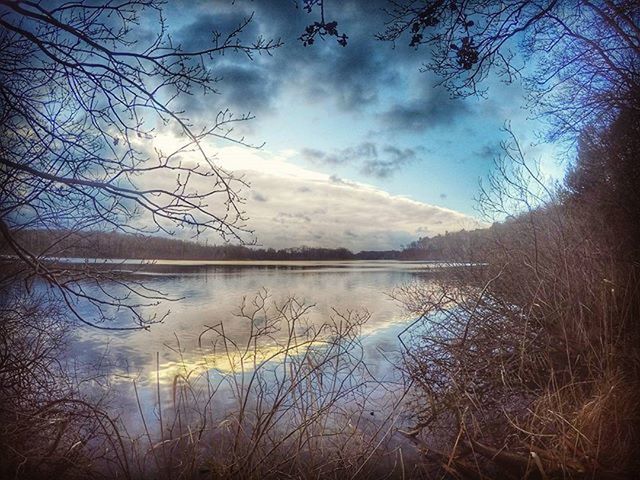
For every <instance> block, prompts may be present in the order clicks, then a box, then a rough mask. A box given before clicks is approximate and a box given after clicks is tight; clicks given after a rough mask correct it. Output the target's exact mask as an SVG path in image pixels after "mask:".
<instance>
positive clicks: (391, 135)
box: [141, 0, 563, 251]
mask: <svg viewBox="0 0 640 480" xmlns="http://www.w3.org/2000/svg"><path fill="white" fill-rule="evenodd" d="M385 5H386V2H385V1H353V0H352V1H337V0H333V1H332V0H326V2H325V14H326V17H327V19H328V20H329V19H335V20H337V21H338V29H339V31H340V32H345V33H346V34H347V35H348V37H349V38H348V44H347V46H346V47H343V46H341V45H339V44H338V43H337V42H336V40H335V38H326V39H325V40H318V41H317V42H316V43H315V44H314V45H312V46H308V47H305V46H303V45H302V42H301V41H300V40H299V39H298V37H300V35H301V34H302V32H303V31H304V28H305V26H306V25H308V24H310V23H312V22H313V21H315V20H318V18H319V11H317V10H315V11H313V12H311V13H307V12H306V11H305V10H304V9H302V8H300V7H301V6H300V5H298V6H296V3H295V2H293V1H289V0H268V1H264V0H261V1H249V0H236V1H235V2H231V1H214V0H209V1H190V2H169V4H168V5H167V7H166V8H165V12H164V14H165V17H166V19H167V22H168V24H169V26H170V30H169V32H170V34H171V37H172V40H173V41H174V42H175V43H177V44H180V45H181V47H182V48H183V49H185V50H196V49H201V48H204V47H206V46H207V45H210V44H211V40H212V32H213V31H220V32H226V31H230V30H231V29H233V28H235V27H236V26H237V25H238V24H240V23H241V22H242V20H243V19H244V18H246V17H247V16H249V15H251V14H253V19H252V22H251V23H250V24H249V26H248V27H247V28H246V29H245V31H243V32H242V34H241V35H240V39H241V40H243V41H245V42H251V41H252V40H253V39H255V38H256V37H257V36H263V37H265V38H274V39H280V40H281V41H282V42H283V45H282V46H281V47H280V48H278V49H276V50H274V51H273V52H272V55H265V54H263V55H257V56H255V57H254V58H253V59H249V58H247V56H246V55H244V54H242V53H229V52H228V53H227V54H225V55H224V56H216V57H214V58H213V60H212V61H211V69H212V71H213V72H214V73H215V75H216V76H217V77H219V79H220V81H219V82H218V83H217V84H216V89H217V93H216V94H208V95H201V94H199V93H197V92H196V93H194V95H192V96H188V97H183V98H181V99H180V100H179V102H181V103H180V107H181V108H184V110H185V112H187V114H188V116H189V117H190V118H191V119H192V120H193V121H194V123H196V124H199V123H207V122H210V121H211V120H212V119H213V118H214V117H215V115H216V114H217V113H218V112H219V111H220V110H223V109H226V108H229V109H230V110H231V111H232V112H234V113H236V114H243V113H251V115H253V116H255V118H254V119H252V120H250V121H249V122H245V123H243V124H240V125H239V126H238V127H237V128H236V130H237V131H236V133H237V134H239V135H244V136H245V137H246V139H247V141H249V142H250V143H252V144H254V145H262V144H264V145H263V146H262V147H261V148H260V149H251V148H247V147H241V146H237V145H234V144H231V143H224V142H223V143H215V144H214V143H212V144H211V145H209V147H210V148H211V149H212V150H215V154H216V159H217V160H216V161H217V163H218V164H219V165H220V166H223V167H224V168H225V169H228V170H230V171H232V172H234V173H237V174H238V175H244V178H246V180H247V181H248V182H249V183H250V184H251V189H250V190H247V191H246V192H245V196H246V199H247V204H246V211H247V215H248V217H249V222H248V226H249V228H251V229H253V230H254V231H255V235H256V237H257V240H258V243H259V244H260V245H263V246H265V247H274V248H285V247H295V246H301V245H307V246H322V247H338V246H344V247H347V248H350V249H352V250H354V251H358V250H383V249H391V248H401V247H402V246H403V245H406V244H408V243H409V242H411V241H413V240H416V239H417V238H419V237H422V236H425V235H427V236H433V235H436V234H442V233H444V232H446V231H450V232H451V231H456V230H460V229H463V228H465V229H471V228H477V227H481V226H486V225H487V223H486V222H487V221H488V219H485V218H481V217H480V216H479V214H478V212H477V210H476V201H475V198H476V196H477V194H478V190H479V180H480V179H481V178H483V177H486V176H487V175H488V174H489V172H490V171H491V168H492V165H493V161H494V159H495V157H496V156H497V155H499V154H500V149H499V144H500V141H501V140H502V139H504V138H505V134H504V132H502V131H501V128H502V127H503V126H504V124H505V122H506V121H509V122H510V123H511V126H512V128H513V130H514V132H515V133H516V135H517V136H518V138H519V140H520V142H521V145H523V146H524V147H525V153H526V154H527V155H528V156H529V157H531V158H532V159H534V160H539V161H540V162H541V167H542V171H543V173H545V175H548V176H549V177H550V178H556V179H558V178H561V177H562V174H563V166H562V163H561V162H560V160H559V149H558V148H557V147H555V146H554V145H548V144H544V143H541V142H540V140H539V134H540V133H541V132H543V131H544V125H543V124H542V123H540V122H539V121H536V120H535V119H531V118H530V114H529V112H528V111H527V110H526V109H525V108H524V103H525V102H524V95H523V90H522V88H521V86H520V85H519V84H518V83H515V84H511V85H505V84H503V83H501V82H499V80H497V79H492V78H490V79H488V81H487V82H486V83H485V85H484V86H485V87H486V88H487V95H486V96H485V98H476V97H472V98H464V99H461V98H455V99H453V98H451V96H450V95H449V92H447V91H446V90H445V89H444V88H443V87H441V86H438V78H437V77H436V76H435V75H434V74H432V73H431V72H425V71H424V69H423V68H421V67H422V66H423V64H424V63H425V62H426V61H428V51H427V50H426V49H424V48H421V49H419V50H416V49H414V48H410V47H409V46H408V42H409V39H405V41H400V42H398V43H397V44H395V45H393V44H391V43H387V42H381V41H378V40H376V39H375V34H376V33H378V32H381V31H382V30H383V29H384V22H385V15H384V13H383V12H382V8H383V7H384V6H385ZM152 27H153V26H149V25H146V26H145V25H143V26H142V28H143V29H144V28H152ZM141 35H142V33H141ZM172 141H173V139H172V137H171V133H170V132H160V133H159V134H158V137H157V138H156V142H158V143H160V144H161V143H164V144H168V143H169V144H170V143H171V142H172ZM209 241H210V242H213V243H216V239H215V238H212V239H211V240H209Z"/></svg>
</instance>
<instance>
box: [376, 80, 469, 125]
mask: <svg viewBox="0 0 640 480" xmlns="http://www.w3.org/2000/svg"><path fill="white" fill-rule="evenodd" d="M425 90H426V89H425ZM469 113H470V110H469V107H468V105H467V103H465V101H464V100H463V99H459V98H457V99H451V98H449V96H448V95H447V93H446V92H443V91H442V90H438V89H431V91H425V92H424V94H423V97H421V98H417V99H414V100H412V101H409V102H406V103H399V104H396V105H394V106H392V107H391V108H390V109H389V110H387V111H386V112H384V113H383V114H382V117H381V121H382V123H383V125H384V126H385V127H386V128H389V129H391V130H408V131H413V132H423V131H426V130H430V129H433V128H437V127H441V126H446V125H450V124H452V123H453V122H454V121H455V120H458V119H459V117H461V116H465V115H467V114H469Z"/></svg>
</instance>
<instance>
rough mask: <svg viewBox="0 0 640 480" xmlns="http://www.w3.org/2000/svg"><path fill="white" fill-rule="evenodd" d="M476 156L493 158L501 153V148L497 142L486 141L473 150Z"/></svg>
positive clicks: (486, 158) (484, 158)
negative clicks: (476, 149)
mask: <svg viewBox="0 0 640 480" xmlns="http://www.w3.org/2000/svg"><path fill="white" fill-rule="evenodd" d="M474 153H475V154H476V155H477V156H479V157H480V158H482V159H483V160H493V159H494V158H496V157H499V156H500V154H501V153H502V149H501V148H500V144H499V143H497V142H496V143H488V144H486V145H483V146H482V148H480V149H479V150H478V151H476V152H474Z"/></svg>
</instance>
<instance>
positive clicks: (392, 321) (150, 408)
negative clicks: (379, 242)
mask: <svg viewBox="0 0 640 480" xmlns="http://www.w3.org/2000/svg"><path fill="white" fill-rule="evenodd" d="M107 263H108V264H110V265H113V264H114V263H118V266H117V267H116V268H118V269H121V270H130V269H131V270H132V273H131V275H130V279H131V282H137V281H143V282H144V285H145V287H147V288H149V289H153V290H157V291H160V292H163V293H166V294H167V295H170V296H171V297H173V298H174V299H176V300H172V301H162V302H160V304H159V305H153V306H147V307H143V308H142V309H141V310H142V311H143V313H145V314H147V315H153V314H154V313H157V314H158V315H160V316H162V315H164V314H165V313H166V312H170V313H169V315H168V316H167V317H166V318H165V319H164V321H163V322H162V323H158V324H155V325H153V326H151V328H150V329H149V331H146V330H139V331H101V330H96V329H91V328H88V327H87V328H84V327H83V328H81V329H80V330H79V331H78V332H77V333H76V335H75V337H74V339H73V341H72V342H71V352H72V357H73V358H74V361H78V363H86V364H99V365H101V366H102V367H103V369H104V371H105V372H108V374H107V375H106V377H105V378H106V380H101V382H102V383H100V389H99V390H102V391H104V392H107V391H108V395H107V396H108V398H109V402H108V404H109V409H110V410H111V412H112V413H117V414H119V415H120V416H121V417H122V418H124V419H125V423H126V424H127V425H128V428H129V433H132V432H134V433H135V432H138V433H139V432H140V431H142V429H143V428H149V429H153V427H150V426H149V425H147V426H145V425H144V422H142V421H141V420H142V418H141V417H143V416H144V417H146V418H147V424H148V423H150V422H149V419H153V418H157V417H158V405H159V404H160V403H162V404H164V405H165V406H166V405H170V404H172V402H173V404H174V406H175V403H176V401H175V396H176V393H175V392H176V382H177V379H180V381H181V382H182V381H184V382H189V384H190V389H191V390H192V391H198V392H199V393H198V394H200V393H202V391H206V390H207V389H208V390H209V391H211V388H212V387H211V384H212V382H213V384H215V386H216V392H217V393H216V395H217V397H216V405H217V408H218V409H219V412H223V411H224V410H225V409H231V408H233V406H234V405H237V403H238V398H237V397H238V395H239V394H238V392H237V391H236V390H238V391H239V390H240V389H241V388H240V387H239V386H238V385H239V384H238V378H239V377H240V378H242V379H244V378H245V377H247V375H250V374H251V373H252V372H253V371H254V370H255V369H256V368H258V366H261V368H262V369H263V371H266V372H267V373H264V378H262V380H261V381H262V382H263V384H264V385H269V384H270V382H274V381H276V380H274V379H278V378H281V376H282V374H283V372H282V371H281V370H282V369H283V368H284V367H282V365H283V364H284V363H286V361H287V360H288V361H289V362H294V363H295V361H296V360H295V359H296V358H297V356H298V357H299V356H300V355H301V351H302V350H301V348H299V345H300V346H305V347H306V346H309V345H311V346H314V345H317V346H319V350H318V352H320V353H317V355H316V356H315V357H313V358H314V359H315V360H314V361H318V360H317V358H320V357H322V355H323V353H322V352H326V351H327V347H326V345H327V342H326V339H327V338H328V337H329V336H331V335H334V336H335V333H336V331H337V330H336V329H338V330H339V329H344V328H345V327H344V325H346V324H348V323H349V322H354V323H357V328H354V329H353V330H349V332H348V334H345V336H346V337H348V338H349V339H350V341H353V342H354V343H348V342H347V343H348V345H349V348H352V349H353V350H352V351H357V352H359V353H358V354H357V355H352V359H353V358H355V357H358V359H357V362H355V361H354V363H357V364H358V365H355V366H353V368H352V369H351V370H350V369H349V368H346V367H342V366H341V367H340V369H341V370H340V369H339V368H337V367H336V368H335V369H334V370H333V374H334V376H335V377H336V378H338V379H340V381H341V382H343V383H344V382H345V380H348V381H349V382H356V380H354V379H355V378H356V377H359V378H360V377H362V378H365V380H364V381H363V382H361V384H358V385H356V386H357V388H359V389H360V390H358V395H360V397H359V398H365V397H366V399H367V400H366V402H365V401H362V402H360V408H361V409H366V410H367V411H370V415H371V416H372V417H374V416H375V415H374V413H375V412H376V411H380V410H381V409H382V408H383V407H382V406H381V405H380V401H381V399H382V398H386V397H388V392H389V391H392V392H393V391H395V392H396V393H397V391H398V388H396V387H394V386H391V387H390V388H388V387H389V385H394V382H399V383H402V380H401V378H399V376H398V372H397V370H396V369H395V366H396V365H399V364H400V346H401V345H400V342H399V340H398V338H397V336H398V334H399V333H401V332H402V331H403V330H404V329H405V328H406V326H407V325H408V324H409V323H410V322H411V321H412V320H413V318H411V317H410V316H408V314H407V313H405V312H404V311H403V308H402V306H401V305H399V304H398V303H397V302H396V301H394V300H393V299H392V298H390V296H389V294H390V293H391V292H392V291H393V289H394V288H395V287H397V286H399V285H404V284H407V283H412V282H421V283H424V284H425V286H428V285H429V284H430V283H431V282H432V279H433V278H434V274H435V272H438V271H442V269H445V268H446V267H448V266H451V265H450V264H442V263H435V262H431V263H430V262H399V261H351V262H350V261H341V262H306V261H304V262H299V261H296V262H294V261H287V262H196V261H194V262H178V261H156V262H154V263H152V264H141V262H139V261H129V262H115V261H107ZM133 270H135V272H133ZM113 289H114V291H117V290H118V288H117V287H115V286H114V287H113ZM94 293H95V292H94ZM291 299H295V300H293V301H292V300H291ZM243 302H244V303H243ZM243 305H244V309H243V308H242V306H243ZM283 306H284V308H283ZM241 312H244V316H243V315H241V314H240V313H241ZM110 313H111V314H113V315H114V316H115V317H116V323H115V325H127V324H128V322H129V321H130V318H129V317H130V314H128V313H127V312H125V311H121V312H117V311H115V310H114V311H112V312H110ZM84 314H85V315H86V316H87V317H88V318H90V317H91V315H92V311H91V309H90V308H85V310H84ZM277 317H279V318H280V320H282V319H286V320H287V321H288V322H290V321H291V317H295V318H294V320H295V332H296V333H295V335H296V342H298V343H299V345H298V344H295V343H294V344H291V342H290V341H289V343H287V339H288V336H290V335H291V331H293V329H291V328H288V327H287V328H273V325H272V326H271V327H272V328H271V329H270V330H269V329H268V328H265V329H264V332H263V334H262V335H261V336H259V338H258V336H256V338H257V340H256V339H254V340H252V341H251V342H250V343H251V345H250V346H249V348H248V349H247V342H248V340H249V339H250V338H251V335H254V334H255V332H256V330H260V328H261V327H264V326H265V325H266V322H267V321H268V319H269V318H277ZM285 317H286V318H285ZM330 319H332V320H330ZM365 320H366V321H365ZM327 322H328V323H330V324H331V325H333V327H331V328H329V329H326V328H325V327H326V324H327ZM285 324H286V322H285ZM286 325H288V324H286ZM289 326H290V325H289ZM332 328H333V330H331V329H332ZM221 331H223V332H224V337H225V338H224V342H223V340H222V337H221V335H220V333H221ZM340 331H341V332H342V331H343V330H340ZM203 332H204V333H203ZM252 332H253V333H252ZM327 332H329V333H327ZM305 335H306V337H305ZM310 337H312V338H311V340H309V338H310ZM331 338H333V337H331ZM227 340H228V342H227ZM305 342H306V343H305ZM229 345H232V347H230V346H229ZM285 346H286V348H285ZM223 347H224V348H223ZM332 348H333V344H332ZM340 348H343V347H340ZM230 350H231V353H230ZM242 352H244V354H242ZM247 352H248V353H247ZM283 352H284V353H283ZM325 360H326V359H325ZM330 360H331V361H330V362H329V361H327V362H325V363H326V365H329V364H331V366H332V368H334V363H331V362H333V360H334V358H333V357H332V358H331V359H330ZM306 361H308V362H309V363H310V362H311V359H310V358H307V359H306ZM286 368H290V367H289V366H288V367H286ZM296 368H302V366H300V365H297V366H296ZM284 373H287V372H284ZM325 375H326V373H325ZM266 377H269V378H271V380H270V379H268V378H266ZM347 377H348V378H347ZM196 379H199V380H198V381H199V382H200V384H199V386H198V387H196V388H191V387H192V386H193V385H195V384H197V383H198V381H196ZM203 379H204V380H203ZM334 380H335V379H334ZM358 381H360V380H358ZM134 382H135V385H134ZM191 382H192V383H191ZM202 382H204V383H202ZM356 383H357V382H356ZM365 383H366V387H364V386H363V385H365ZM372 384H374V385H375V386H374V387H371V385H372ZM354 385H355V383H354ZM380 385H382V387H380ZM132 387H133V388H132ZM242 388H244V383H243V386H242ZM263 388H266V387H263ZM353 388H354V391H355V388H356V387H353ZM364 390H367V392H366V393H364ZM400 390H402V389H400ZM376 392H377V393H376ZM194 395H195V394H194ZM240 395H241V394H240ZM194 398H195V397H194ZM344 398H345V399H346V398H351V400H349V401H350V402H351V401H354V400H353V398H352V397H349V396H348V395H346V396H345V397H344ZM343 401H346V400H343ZM394 401H395V400H394ZM165 408H166V407H165ZM221 415H222V414H221Z"/></svg>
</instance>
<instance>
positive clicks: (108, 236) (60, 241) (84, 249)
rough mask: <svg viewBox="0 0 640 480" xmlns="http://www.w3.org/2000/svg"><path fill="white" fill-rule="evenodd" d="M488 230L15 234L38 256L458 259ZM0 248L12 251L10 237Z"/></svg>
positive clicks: (473, 250)
mask: <svg viewBox="0 0 640 480" xmlns="http://www.w3.org/2000/svg"><path fill="white" fill-rule="evenodd" d="M488 231H489V230H487V229H485V230H473V231H465V230H462V231H460V232H454V233H446V234H444V235H437V236H434V237H423V238H420V239H418V240H416V241H414V242H411V243H410V244H409V245H407V246H406V247H404V248H402V249H400V250H382V251H378V250H369V251H361V252H358V253H353V252H352V251H350V250H348V249H346V248H319V247H306V246H301V247H296V248H284V249H279V250H276V249H273V248H259V247H249V246H242V245H230V244H227V245H207V244H205V243H202V242H197V241H188V240H179V239H173V238H166V237H155V236H143V235H131V234H124V233H118V232H102V231H85V232H72V231H65V230H20V231H14V232H12V235H13V238H14V239H15V240H16V241H18V242H20V244H21V245H23V246H24V247H26V248H27V250H28V251H29V252H31V253H32V254H33V255H35V256H37V257H74V258H127V259H167V260H453V259H478V254H477V252H478V251H479V250H480V245H482V244H483V243H484V240H486V238H488V237H487V236H488ZM0 253H1V254H3V255H7V254H11V253H12V252H11V250H10V248H9V246H8V245H7V244H6V243H2V244H1V245H0Z"/></svg>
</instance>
